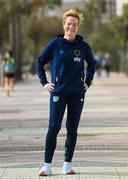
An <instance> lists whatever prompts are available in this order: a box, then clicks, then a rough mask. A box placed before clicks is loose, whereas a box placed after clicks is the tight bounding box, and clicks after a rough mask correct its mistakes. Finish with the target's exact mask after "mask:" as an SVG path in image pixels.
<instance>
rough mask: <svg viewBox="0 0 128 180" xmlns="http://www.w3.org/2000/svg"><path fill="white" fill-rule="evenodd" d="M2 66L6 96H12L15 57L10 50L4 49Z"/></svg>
mask: <svg viewBox="0 0 128 180" xmlns="http://www.w3.org/2000/svg"><path fill="white" fill-rule="evenodd" d="M2 66H3V68H4V86H5V90H6V92H7V96H12V95H13V91H14V81H15V59H14V57H13V53H12V51H6V52H5V54H4V59H3V62H2Z"/></svg>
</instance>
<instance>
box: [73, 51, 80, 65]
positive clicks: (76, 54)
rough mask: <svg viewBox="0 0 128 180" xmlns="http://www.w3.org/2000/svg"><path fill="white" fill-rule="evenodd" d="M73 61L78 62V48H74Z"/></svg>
mask: <svg viewBox="0 0 128 180" xmlns="http://www.w3.org/2000/svg"><path fill="white" fill-rule="evenodd" d="M74 55H75V57H74V62H80V60H81V58H80V57H79V56H80V50H78V49H76V50H74Z"/></svg>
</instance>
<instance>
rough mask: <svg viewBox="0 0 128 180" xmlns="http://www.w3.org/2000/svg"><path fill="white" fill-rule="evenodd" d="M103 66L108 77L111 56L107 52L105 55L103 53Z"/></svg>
mask: <svg viewBox="0 0 128 180" xmlns="http://www.w3.org/2000/svg"><path fill="white" fill-rule="evenodd" d="M103 68H104V70H105V72H106V76H107V77H109V76H110V72H111V58H110V54H109V53H108V52H107V53H105V55H104V59H103Z"/></svg>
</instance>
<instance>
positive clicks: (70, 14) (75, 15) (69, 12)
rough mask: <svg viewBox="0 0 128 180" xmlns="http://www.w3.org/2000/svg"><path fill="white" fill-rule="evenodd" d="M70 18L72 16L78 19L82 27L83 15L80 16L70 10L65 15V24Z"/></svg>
mask: <svg viewBox="0 0 128 180" xmlns="http://www.w3.org/2000/svg"><path fill="white" fill-rule="evenodd" d="M68 16H72V17H75V18H77V19H78V25H79V26H80V23H81V21H82V20H83V15H82V14H79V13H78V12H77V11H75V10H73V9H70V10H68V11H66V12H65V13H64V14H63V23H65V21H66V19H67V17H68Z"/></svg>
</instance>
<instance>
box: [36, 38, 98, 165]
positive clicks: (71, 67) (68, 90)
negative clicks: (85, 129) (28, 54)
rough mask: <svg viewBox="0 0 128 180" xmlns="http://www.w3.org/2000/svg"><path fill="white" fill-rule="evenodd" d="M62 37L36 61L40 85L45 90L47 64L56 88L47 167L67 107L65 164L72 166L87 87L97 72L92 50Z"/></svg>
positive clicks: (51, 116)
mask: <svg viewBox="0 0 128 180" xmlns="http://www.w3.org/2000/svg"><path fill="white" fill-rule="evenodd" d="M63 36H64V35H58V36H57V38H56V39H54V40H52V41H50V42H49V43H48V45H47V47H46V48H45V49H44V51H43V52H42V53H41V55H40V56H39V57H38V59H37V60H36V71H37V73H38V76H39V78H40V82H41V84H42V85H43V86H44V85H45V84H47V83H48V81H47V78H46V74H45V70H44V65H45V64H47V63H48V62H50V64H51V82H52V83H53V84H54V90H53V91H52V92H51V96H50V118H49V129H48V133H47V136H46V146H45V162H47V163H51V161H52V157H53V154H54V150H55V147H56V139H57V134H58V132H59V130H60V128H61V123H62V119H63V115H64V112H65V108H66V107H67V120H66V128H67V138H66V142H65V161H68V162H71V160H72V157H73V153H74V149H75V144H76V139H77V128H78V124H79V120H80V115H81V112H82V108H83V103H84V94H85V90H84V83H85V82H86V84H87V85H88V86H90V85H91V81H92V79H93V76H94V72H95V60H94V57H93V54H92V50H91V48H90V46H89V45H88V44H87V43H86V42H85V41H84V40H83V38H82V37H81V36H80V35H76V38H75V40H74V41H68V40H66V39H64V38H63ZM85 63H86V65H87V66H85ZM85 69H86V71H85ZM85 72H86V73H85Z"/></svg>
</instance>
